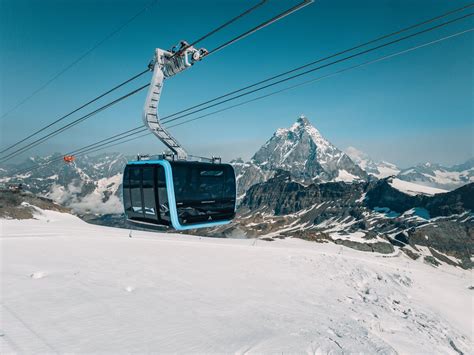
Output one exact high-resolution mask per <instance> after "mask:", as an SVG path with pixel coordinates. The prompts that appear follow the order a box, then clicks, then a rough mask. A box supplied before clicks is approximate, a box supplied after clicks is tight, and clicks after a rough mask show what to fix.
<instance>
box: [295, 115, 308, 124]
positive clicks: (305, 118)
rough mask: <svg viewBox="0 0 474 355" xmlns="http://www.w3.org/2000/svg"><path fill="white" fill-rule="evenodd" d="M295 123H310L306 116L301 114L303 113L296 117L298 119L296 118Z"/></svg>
mask: <svg viewBox="0 0 474 355" xmlns="http://www.w3.org/2000/svg"><path fill="white" fill-rule="evenodd" d="M296 123H299V124H301V125H304V126H309V125H311V123H310V122H309V120H308V118H307V117H306V116H305V115H303V114H301V115H300V116H299V117H298V119H297V120H296Z"/></svg>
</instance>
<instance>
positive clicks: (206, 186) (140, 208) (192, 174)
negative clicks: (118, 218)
mask: <svg viewBox="0 0 474 355" xmlns="http://www.w3.org/2000/svg"><path fill="white" fill-rule="evenodd" d="M123 202H124V209H125V214H126V215H127V219H128V220H129V221H131V222H134V223H140V224H152V225H163V226H170V227H172V228H174V229H176V230H187V229H195V228H204V227H214V226H217V225H222V224H226V223H229V222H230V221H231V220H232V219H233V218H234V215H235V202H236V185H235V173H234V168H233V167H232V165H230V164H216V163H203V162H194V161H168V160H165V159H160V160H141V161H134V162H129V163H128V164H127V165H126V167H125V172H124V174H123Z"/></svg>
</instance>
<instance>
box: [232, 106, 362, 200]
mask: <svg viewBox="0 0 474 355" xmlns="http://www.w3.org/2000/svg"><path fill="white" fill-rule="evenodd" d="M232 163H233V165H234V166H235V169H236V174H237V179H238V180H237V181H238V191H239V196H241V197H242V196H243V195H244V194H245V192H246V191H247V190H248V188H249V187H250V186H252V185H254V184H256V183H259V182H263V181H266V180H267V179H268V178H270V177H271V176H273V175H274V174H275V172H276V171H278V170H285V171H289V172H290V174H291V177H292V178H293V179H295V180H297V181H300V182H302V183H304V184H308V183H313V182H328V181H344V182H354V181H364V180H367V178H368V176H367V173H366V172H365V171H364V170H363V169H361V168H360V167H359V166H358V165H357V164H355V163H354V162H353V161H352V160H351V158H350V157H349V156H348V155H347V154H346V153H344V152H343V151H341V150H340V149H338V148H337V147H335V146H334V145H333V144H331V143H330V142H329V141H328V140H327V139H325V138H324V137H323V136H322V135H321V133H320V132H319V131H318V130H317V129H316V128H315V127H314V126H312V125H311V123H310V122H309V120H308V119H307V118H306V117H305V116H303V115H302V116H300V117H298V119H297V121H296V122H295V123H294V124H293V125H292V126H291V127H290V128H280V129H278V130H277V131H276V132H275V133H274V134H273V136H272V137H271V138H270V139H269V140H268V141H267V142H266V143H265V144H264V145H263V146H262V147H261V148H260V149H259V150H258V151H257V152H256V153H255V154H254V156H253V157H252V158H251V160H250V161H249V162H243V161H242V160H237V161H233V162H232Z"/></svg>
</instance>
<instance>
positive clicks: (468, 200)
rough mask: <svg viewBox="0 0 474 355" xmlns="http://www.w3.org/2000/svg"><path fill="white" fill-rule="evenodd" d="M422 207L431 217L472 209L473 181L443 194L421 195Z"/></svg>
mask: <svg viewBox="0 0 474 355" xmlns="http://www.w3.org/2000/svg"><path fill="white" fill-rule="evenodd" d="M423 203H424V207H425V208H426V209H427V210H428V211H429V212H430V215H431V216H432V217H437V216H449V215H452V214H460V213H463V212H464V211H466V210H471V211H474V183H471V184H468V185H465V186H462V187H460V188H458V189H456V190H454V191H450V192H447V193H445V194H438V195H434V196H432V197H423Z"/></svg>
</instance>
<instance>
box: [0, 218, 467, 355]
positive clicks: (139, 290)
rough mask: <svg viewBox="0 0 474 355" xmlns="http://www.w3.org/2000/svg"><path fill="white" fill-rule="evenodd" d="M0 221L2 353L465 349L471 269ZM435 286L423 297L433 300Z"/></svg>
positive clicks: (59, 221) (62, 223)
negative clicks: (464, 269)
mask: <svg viewBox="0 0 474 355" xmlns="http://www.w3.org/2000/svg"><path fill="white" fill-rule="evenodd" d="M36 218H37V219H35V220H23V221H17V220H1V221H0V223H1V224H2V228H1V237H0V243H1V244H0V245H1V248H2V263H1V281H2V293H1V295H0V297H1V305H2V306H1V307H2V308H1V319H0V334H1V336H0V352H1V353H2V354H4V353H9V352H16V353H113V354H118V353H132V352H133V353H149V352H159V353H170V352H173V353H176V352H178V353H204V352H205V353H224V352H225V353H245V352H249V353H277V352H278V353H290V352H291V353H303V352H309V353H319V354H321V353H334V354H337V353H367V354H368V353H384V354H390V353H396V352H398V353H426V354H428V353H443V354H456V352H455V350H454V348H453V345H451V344H454V346H455V347H456V348H458V349H459V350H460V351H462V352H464V353H469V352H470V351H471V349H472V346H473V344H472V323H471V322H472V317H473V314H472V307H471V302H472V291H471V290H469V289H468V287H469V286H471V285H472V278H471V274H470V272H468V271H463V270H461V269H458V268H454V267H451V266H448V265H442V266H440V267H439V268H433V267H432V266H429V265H427V264H425V263H423V261H413V260H411V259H409V258H408V257H406V256H404V254H402V253H398V254H397V255H392V256H390V257H383V256H382V255H380V254H376V253H364V252H358V251H355V250H352V249H348V248H344V247H341V246H337V245H334V244H332V243H325V244H320V243H312V242H307V241H303V240H299V239H285V240H276V241H273V242H266V241H262V240H247V239H239V240H237V239H235V240H234V239H213V238H202V237H197V236H186V235H177V234H161V233H154V232H141V231H133V232H132V235H131V236H132V237H131V238H130V237H129V230H125V229H114V228H107V227H101V226H95V225H89V224H86V223H85V222H83V221H81V220H79V219H78V218H76V217H74V216H71V215H68V214H62V213H58V212H53V211H41V210H39V211H38V213H37V215H36ZM433 295H435V296H433Z"/></svg>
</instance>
